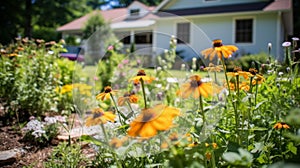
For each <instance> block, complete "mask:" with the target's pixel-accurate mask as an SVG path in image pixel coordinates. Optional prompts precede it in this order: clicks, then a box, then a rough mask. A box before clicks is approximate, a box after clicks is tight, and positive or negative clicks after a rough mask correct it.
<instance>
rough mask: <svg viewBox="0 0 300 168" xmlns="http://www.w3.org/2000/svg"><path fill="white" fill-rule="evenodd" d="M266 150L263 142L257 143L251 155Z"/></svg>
mask: <svg viewBox="0 0 300 168" xmlns="http://www.w3.org/2000/svg"><path fill="white" fill-rule="evenodd" d="M263 148H264V144H263V142H257V143H255V144H254V149H252V150H251V153H257V152H260V151H262V150H263Z"/></svg>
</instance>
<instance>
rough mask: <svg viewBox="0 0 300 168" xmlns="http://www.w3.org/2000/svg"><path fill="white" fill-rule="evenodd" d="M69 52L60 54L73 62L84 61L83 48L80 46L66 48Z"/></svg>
mask: <svg viewBox="0 0 300 168" xmlns="http://www.w3.org/2000/svg"><path fill="white" fill-rule="evenodd" d="M66 49H67V52H64V53H60V56H61V57H64V58H68V59H69V60H72V61H79V62H83V61H84V56H83V55H82V54H81V53H82V52H81V51H82V48H81V47H78V46H66Z"/></svg>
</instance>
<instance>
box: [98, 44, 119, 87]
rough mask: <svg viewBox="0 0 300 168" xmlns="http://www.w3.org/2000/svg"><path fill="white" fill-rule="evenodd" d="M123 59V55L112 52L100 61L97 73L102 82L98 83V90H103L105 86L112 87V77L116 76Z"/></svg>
mask: <svg viewBox="0 0 300 168" xmlns="http://www.w3.org/2000/svg"><path fill="white" fill-rule="evenodd" d="M123 59H124V55H123V54H118V53H117V52H115V51H113V50H111V51H109V52H108V53H107V55H106V56H105V58H104V59H102V60H100V61H99V63H98V66H97V67H98V69H97V73H98V76H99V78H100V79H101V80H100V81H99V82H98V83H97V88H98V87H99V88H98V89H103V88H104V87H105V86H110V85H111V81H110V80H111V77H112V76H113V75H114V71H115V69H116V68H117V65H118V64H119V63H120V62H121V60H123Z"/></svg>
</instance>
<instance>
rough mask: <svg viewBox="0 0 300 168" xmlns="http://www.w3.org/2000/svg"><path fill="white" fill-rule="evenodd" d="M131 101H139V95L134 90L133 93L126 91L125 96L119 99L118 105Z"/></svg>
mask: <svg viewBox="0 0 300 168" xmlns="http://www.w3.org/2000/svg"><path fill="white" fill-rule="evenodd" d="M126 101H127V102H129V103H137V102H138V97H137V96H136V95H135V94H134V93H133V92H132V93H125V94H124V96H123V97H120V98H119V99H118V105H119V106H123V105H124V104H125V102H126Z"/></svg>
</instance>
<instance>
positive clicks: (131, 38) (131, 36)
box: [130, 30, 134, 44]
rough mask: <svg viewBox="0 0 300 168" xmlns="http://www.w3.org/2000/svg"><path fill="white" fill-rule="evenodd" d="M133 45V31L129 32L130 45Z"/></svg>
mask: <svg viewBox="0 0 300 168" xmlns="http://www.w3.org/2000/svg"><path fill="white" fill-rule="evenodd" d="M132 43H134V30H130V44H132Z"/></svg>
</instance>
